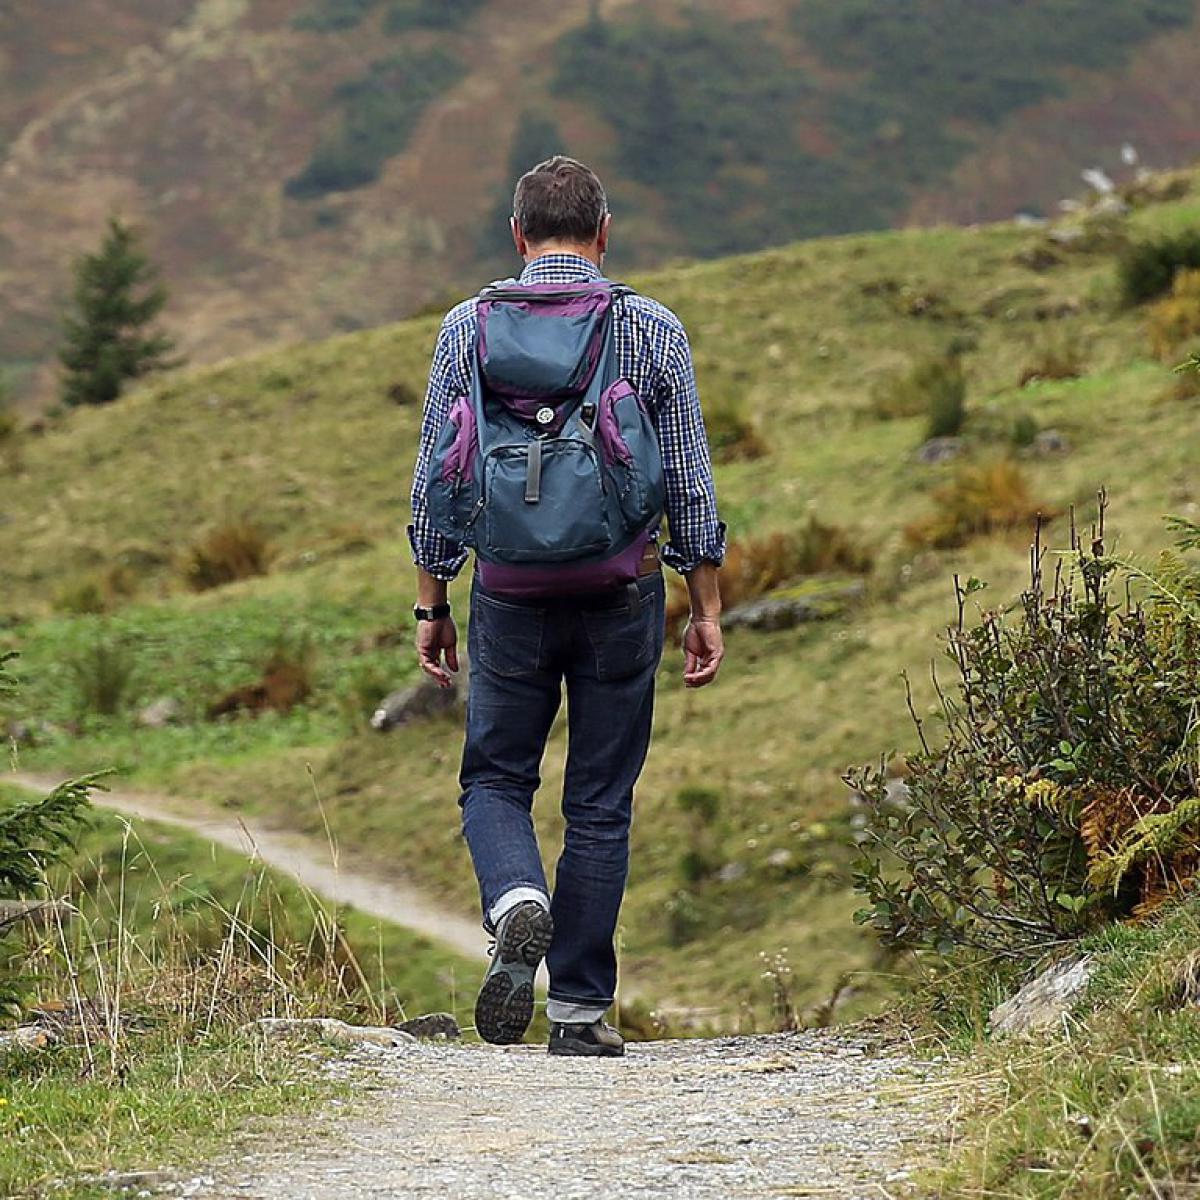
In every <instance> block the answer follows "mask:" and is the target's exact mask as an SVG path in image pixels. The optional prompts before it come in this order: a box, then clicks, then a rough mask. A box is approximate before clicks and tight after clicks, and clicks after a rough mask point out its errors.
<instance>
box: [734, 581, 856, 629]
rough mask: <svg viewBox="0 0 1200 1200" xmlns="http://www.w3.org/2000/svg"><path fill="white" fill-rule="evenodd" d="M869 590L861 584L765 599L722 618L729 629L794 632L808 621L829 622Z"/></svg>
mask: <svg viewBox="0 0 1200 1200" xmlns="http://www.w3.org/2000/svg"><path fill="white" fill-rule="evenodd" d="M865 591H866V585H865V584H864V583H862V582H861V581H859V582H855V583H851V584H847V585H846V586H844V587H840V588H830V589H828V590H826V591H821V592H811V593H805V594H804V595H799V596H766V597H764V598H763V599H762V600H752V601H751V602H750V603H749V604H739V605H737V606H736V607H735V608H731V609H730V610H729V611H728V612H727V613H725V615H724V616H723V617H722V618H721V623H722V625H724V626H725V628H726V629H757V630H759V631H763V632H773V631H775V630H778V629H793V628H794V627H795V626H797V625H802V624H805V623H806V622H808V621H826V620H828V619H829V618H830V617H836V616H837V615H838V614H839V613H841V612H842V611H843V610H844V609H845V607H846V605H847V604H849V603H852V602H853V601H855V600H860V599H861V598H862V596H863V594H864V592H865Z"/></svg>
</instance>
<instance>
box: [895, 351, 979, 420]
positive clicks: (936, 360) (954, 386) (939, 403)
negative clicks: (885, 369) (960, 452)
mask: <svg viewBox="0 0 1200 1200" xmlns="http://www.w3.org/2000/svg"><path fill="white" fill-rule="evenodd" d="M966 399H967V381H966V377H965V376H964V374H963V368H962V360H961V359H960V357H959V356H958V355H957V354H942V355H937V356H935V357H933V358H927V359H924V360H922V361H921V362H918V363H916V364H915V365H914V366H913V367H912V369H911V370H909V371H907V372H905V373H904V374H902V375H894V376H891V377H889V378H887V379H885V380H883V381H882V382H881V383H879V384H878V385H876V387H875V389H874V390H873V391H872V393H871V412H872V413H873V415H874V416H876V417H877V418H878V419H879V420H881V421H894V420H900V419H903V418H905V417H916V416H920V415H922V414H925V415H927V416H928V426H927V429H926V434H927V436H928V437H952V436H954V435H956V434H958V433H960V432H961V431H962V427H963V423H964V422H965V420H966Z"/></svg>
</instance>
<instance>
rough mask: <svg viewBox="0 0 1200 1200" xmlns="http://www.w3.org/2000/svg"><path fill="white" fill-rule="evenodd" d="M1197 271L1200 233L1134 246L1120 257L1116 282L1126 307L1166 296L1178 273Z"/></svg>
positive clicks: (1174, 236)
mask: <svg viewBox="0 0 1200 1200" xmlns="http://www.w3.org/2000/svg"><path fill="white" fill-rule="evenodd" d="M1197 269H1200V229H1185V230H1184V231H1183V232H1182V233H1177V234H1174V235H1170V236H1167V237H1160V238H1155V239H1152V240H1150V241H1145V242H1136V243H1134V244H1133V245H1132V246H1130V247H1128V249H1126V250H1125V252H1124V253H1123V254H1122V255H1121V257H1120V259H1119V260H1118V264H1117V282H1118V286H1119V288H1120V293H1121V299H1122V301H1123V302H1124V303H1125V304H1127V305H1137V304H1145V303H1146V302H1147V301H1149V300H1157V299H1158V298H1159V297H1160V296H1165V295H1166V294H1167V293H1168V292H1169V291H1170V290H1171V287H1172V285H1173V284H1174V283H1175V276H1176V275H1177V274H1178V273H1179V272H1180V271H1185V270H1197Z"/></svg>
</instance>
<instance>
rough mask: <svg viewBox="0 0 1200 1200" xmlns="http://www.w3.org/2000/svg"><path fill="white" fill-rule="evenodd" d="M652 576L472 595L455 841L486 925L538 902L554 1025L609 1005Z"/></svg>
mask: <svg viewBox="0 0 1200 1200" xmlns="http://www.w3.org/2000/svg"><path fill="white" fill-rule="evenodd" d="M664 599H665V588H664V585H663V578H662V575H661V574H660V573H657V572H656V573H655V574H653V575H647V576H644V577H642V578H641V579H639V580H638V582H637V583H635V584H631V585H630V586H629V588H626V589H621V590H618V591H617V592H615V593H612V594H609V595H605V596H591V597H574V598H556V599H554V600H550V601H536V600H535V601H530V600H510V599H507V598H502V597H498V596H494V595H491V594H489V593H487V592H485V591H484V590H483V589H482V588H481V587H480V585H479V583H478V581H476V582H475V584H474V585H473V587H472V591H471V623H470V630H469V637H468V650H469V657H470V690H469V693H468V701H467V735H466V744H465V747H464V749H463V760H462V771H461V774H460V776H459V781H460V783H461V785H462V798H461V800H460V801H459V803H460V804H461V805H462V821H463V833H464V835H465V837H466V840H467V845H468V847H469V848H470V851H471V859H472V862H473V863H474V866H475V874H476V876H477V877H478V880H479V890H480V898H481V901H482V907H483V918H484V926H485V928H487V929H488V930H489V931H494V929H495V922H496V921H497V920H498V919H499V917H500V916H501V915H502V914H503V912H504V911H507V909H508V908H510V907H511V906H512V904H513V903H515V902H516V900H519V899H522V898H538V899H540V900H542V902H543V903H545V902H547V900H548V901H549V904H550V911H551V913H552V915H553V917H554V940H553V941H552V942H551V945H550V951H549V953H548V954H547V956H546V965H547V967H548V969H549V973H550V992H549V994H550V1001H551V1003H550V1005H549V1006H548V1013H549V1015H550V1018H551V1019H552V1020H570V1019H583V1020H594V1019H596V1018H597V1017H599V1016H601V1015H602V1014H603V1013H604V1011H605V1010H606V1009H607V1008H608V1007H609V1005H610V1004H611V1003H612V1001H613V996H614V993H615V991H616V983H617V957H616V952H615V950H614V947H613V934H614V933H615V931H616V926H617V914H618V913H619V911H620V908H621V900H622V898H623V896H624V892H625V879H626V875H627V873H628V867H629V824H630V819H631V817H632V810H633V787H634V784H635V782H636V781H637V777H638V775H639V774H640V772H641V769H642V764H643V763H644V762H645V760H646V751H647V749H648V747H649V744H650V725H651V719H652V716H653V708H654V676H655V672H656V671H657V668H658V663H659V660H660V659H661V657H662V651H663V626H664V617H663V613H664ZM564 679H565V680H566V685H567V716H568V749H567V765H566V773H565V776H564V779H563V797H562V810H563V817H564V818H565V820H566V831H565V834H564V837H563V848H562V854H561V856H560V857H559V860H558V867H557V870H556V872H555V879H554V890H553V895H552V896H551V892H550V889H549V888H548V887H547V883H546V875H545V871H544V870H543V867H542V859H541V855H540V854H539V852H538V844H537V838H536V835H535V833H534V827H533V819H532V816H531V812H532V808H533V796H534V793H535V792H536V791H537V788H538V785H539V783H540V782H541V777H540V773H539V771H540V766H541V761H542V755H543V753H544V751H545V748H546V739H547V737H548V735H549V733H550V727H551V724H552V723H553V721H554V717H555V715H556V714H557V712H558V707H559V703H560V701H561V698H562V683H563V680H564Z"/></svg>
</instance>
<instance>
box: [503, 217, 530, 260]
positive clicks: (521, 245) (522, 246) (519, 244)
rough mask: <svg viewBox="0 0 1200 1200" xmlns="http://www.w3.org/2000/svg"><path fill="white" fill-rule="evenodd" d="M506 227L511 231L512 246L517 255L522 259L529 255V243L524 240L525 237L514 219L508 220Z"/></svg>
mask: <svg viewBox="0 0 1200 1200" xmlns="http://www.w3.org/2000/svg"><path fill="white" fill-rule="evenodd" d="M508 227H509V229H510V230H511V231H512V239H513V245H514V246H516V248H517V253H518V254H519V255H520V256H521V257H522V258H524V257H525V256H526V255H527V254H528V253H529V243H528V242H527V241H526V240H525V235H524V234H523V233H522V232H521V227H520V225H518V224H517V218H516V217H509V218H508Z"/></svg>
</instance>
